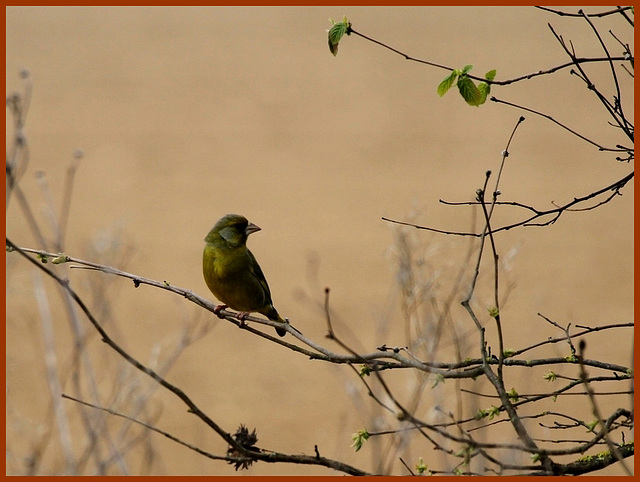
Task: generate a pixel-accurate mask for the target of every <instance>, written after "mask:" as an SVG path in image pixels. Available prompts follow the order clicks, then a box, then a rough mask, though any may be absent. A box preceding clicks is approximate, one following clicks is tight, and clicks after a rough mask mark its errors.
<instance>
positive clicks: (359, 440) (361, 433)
mask: <svg viewBox="0 0 640 482" xmlns="http://www.w3.org/2000/svg"><path fill="white" fill-rule="evenodd" d="M368 439H369V432H367V429H366V428H363V429H362V430H358V432H357V433H354V434H353V435H352V436H351V440H353V444H351V446H352V447H355V448H356V452H357V451H358V450H360V449H361V448H362V444H363V443H364V441H365V440H368Z"/></svg>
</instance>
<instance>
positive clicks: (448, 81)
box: [438, 70, 459, 97]
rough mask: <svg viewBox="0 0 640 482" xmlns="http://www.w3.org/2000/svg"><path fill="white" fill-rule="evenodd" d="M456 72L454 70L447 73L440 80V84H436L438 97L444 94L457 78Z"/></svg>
mask: <svg viewBox="0 0 640 482" xmlns="http://www.w3.org/2000/svg"><path fill="white" fill-rule="evenodd" d="M458 73H459V71H458V70H454V71H452V72H451V73H450V74H449V75H447V76H446V77H445V78H444V80H443V81H442V82H440V85H439V86H438V95H439V96H440V97H442V96H443V95H444V94H446V93H447V91H448V90H449V89H450V88H451V86H452V85H453V84H454V82H455V81H456V79H457V78H458Z"/></svg>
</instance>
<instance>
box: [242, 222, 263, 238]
mask: <svg viewBox="0 0 640 482" xmlns="http://www.w3.org/2000/svg"><path fill="white" fill-rule="evenodd" d="M256 231H260V227H259V226H256V225H255V224H253V223H249V225H248V226H247V228H246V229H245V230H244V233H245V234H246V235H247V236H249V235H250V234H251V233H255V232H256Z"/></svg>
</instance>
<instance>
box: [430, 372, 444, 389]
mask: <svg viewBox="0 0 640 482" xmlns="http://www.w3.org/2000/svg"><path fill="white" fill-rule="evenodd" d="M440 383H444V375H443V374H442V373H437V374H436V376H435V377H434V378H433V384H432V385H431V388H436V387H437V386H438V385H439V384H440Z"/></svg>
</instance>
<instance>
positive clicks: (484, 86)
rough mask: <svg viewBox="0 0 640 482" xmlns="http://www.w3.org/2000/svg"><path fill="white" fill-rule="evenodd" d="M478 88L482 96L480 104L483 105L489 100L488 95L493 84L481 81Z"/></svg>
mask: <svg viewBox="0 0 640 482" xmlns="http://www.w3.org/2000/svg"><path fill="white" fill-rule="evenodd" d="M478 90H479V91H480V95H481V96H482V97H481V100H480V104H479V105H482V104H484V103H485V102H486V101H487V96H488V95H489V93H490V92H491V86H490V85H489V84H487V83H486V82H480V83H479V84H478Z"/></svg>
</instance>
